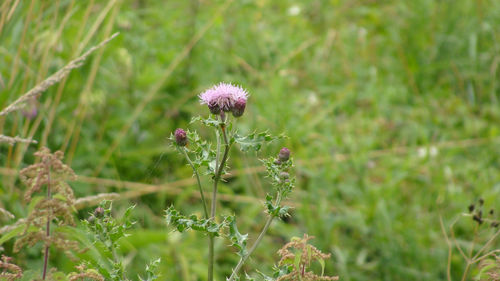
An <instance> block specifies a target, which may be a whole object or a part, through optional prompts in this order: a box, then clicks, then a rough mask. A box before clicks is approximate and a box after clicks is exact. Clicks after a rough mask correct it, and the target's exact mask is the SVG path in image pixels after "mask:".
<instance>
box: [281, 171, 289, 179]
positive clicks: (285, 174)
mask: <svg viewBox="0 0 500 281" xmlns="http://www.w3.org/2000/svg"><path fill="white" fill-rule="evenodd" d="M289 177H290V174H289V173H287V172H281V173H280V178H282V179H284V180H286V179H288V178H289Z"/></svg>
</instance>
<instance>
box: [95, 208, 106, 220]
mask: <svg viewBox="0 0 500 281" xmlns="http://www.w3.org/2000/svg"><path fill="white" fill-rule="evenodd" d="M94 216H95V217H96V218H101V217H102V216H104V208H103V207H97V208H95V210H94Z"/></svg>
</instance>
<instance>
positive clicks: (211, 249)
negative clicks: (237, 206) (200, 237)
mask: <svg viewBox="0 0 500 281" xmlns="http://www.w3.org/2000/svg"><path fill="white" fill-rule="evenodd" d="M220 127H221V131H222V135H223V136H224V155H223V156H222V160H221V162H220V164H219V165H218V166H217V164H218V163H216V166H215V167H216V169H217V170H216V171H215V177H214V188H213V191H212V202H211V203H212V205H211V208H210V218H211V219H212V220H215V209H216V206H217V185H218V183H219V180H220V178H221V175H222V171H223V170H224V165H225V164H226V160H227V157H228V154H229V148H230V146H229V142H228V140H227V133H226V127H225V125H224V124H221V126H220ZM219 147H220V140H219V138H217V148H219ZM216 157H217V158H216V159H219V149H217V156H216ZM216 162H217V161H216ZM209 238H210V241H209V244H208V281H213V279H214V245H215V241H214V240H215V237H214V236H213V235H210V237H209Z"/></svg>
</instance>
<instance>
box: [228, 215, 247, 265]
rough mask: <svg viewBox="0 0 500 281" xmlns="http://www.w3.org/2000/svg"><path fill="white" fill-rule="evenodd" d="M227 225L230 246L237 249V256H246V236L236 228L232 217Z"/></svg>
mask: <svg viewBox="0 0 500 281" xmlns="http://www.w3.org/2000/svg"><path fill="white" fill-rule="evenodd" d="M228 223H229V239H230V240H231V242H232V246H234V247H236V248H237V249H238V256H240V257H244V256H246V255H247V254H248V251H247V240H248V234H241V233H240V232H239V231H238V227H237V226H236V220H235V218H234V216H231V217H229V218H228Z"/></svg>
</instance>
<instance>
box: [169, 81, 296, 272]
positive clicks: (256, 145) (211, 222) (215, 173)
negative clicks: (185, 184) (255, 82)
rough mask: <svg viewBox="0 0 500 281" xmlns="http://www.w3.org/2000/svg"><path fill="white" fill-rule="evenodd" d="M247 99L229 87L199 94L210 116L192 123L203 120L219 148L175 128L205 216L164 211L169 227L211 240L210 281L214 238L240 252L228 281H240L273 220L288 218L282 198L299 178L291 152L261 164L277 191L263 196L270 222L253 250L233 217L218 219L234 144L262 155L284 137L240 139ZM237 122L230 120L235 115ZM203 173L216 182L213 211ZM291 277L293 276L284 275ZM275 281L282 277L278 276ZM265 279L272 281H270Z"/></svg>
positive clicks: (174, 139) (262, 134) (284, 151)
mask: <svg viewBox="0 0 500 281" xmlns="http://www.w3.org/2000/svg"><path fill="white" fill-rule="evenodd" d="M248 97H249V94H248V92H247V91H246V90H244V89H243V88H242V87H240V86H235V85H232V84H227V83H220V84H218V85H215V86H213V87H212V88H210V89H208V90H206V91H204V92H203V93H201V94H200V95H199V98H200V102H201V104H205V105H207V107H208V109H209V111H210V113H211V114H212V115H211V116H210V117H208V118H206V119H205V118H201V117H197V118H194V119H193V122H196V121H200V122H201V123H202V124H204V125H206V126H208V127H210V128H212V129H213V130H214V131H215V136H216V144H215V146H213V145H212V143H210V142H209V141H206V140H202V138H201V137H200V136H199V135H198V134H197V133H196V132H195V131H189V130H188V131H186V130H184V129H181V128H179V129H177V130H175V132H174V133H173V134H172V135H171V137H170V139H171V141H172V142H173V143H174V145H175V147H176V148H177V149H178V150H179V152H180V153H181V154H182V155H183V156H184V157H185V158H186V161H187V162H188V163H189V165H190V166H191V168H192V170H193V175H194V176H195V177H196V180H197V185H198V189H199V192H200V197H201V204H202V206H203V212H204V216H203V217H201V218H200V217H197V216H196V215H187V216H186V215H183V214H181V213H180V212H179V211H178V210H176V209H175V208H174V207H173V206H171V207H169V208H168V209H167V210H166V219H167V223H168V224H169V225H170V226H172V227H174V228H175V229H176V230H178V231H179V232H183V231H186V230H190V229H191V230H195V231H199V232H201V233H204V234H205V235H207V236H208V270H207V276H208V277H207V279H208V280H209V281H212V280H214V260H215V259H214V256H215V252H214V241H215V239H216V238H218V239H220V238H224V239H227V240H229V241H230V243H231V246H233V247H234V248H235V249H236V250H237V252H236V253H237V255H238V256H239V261H238V263H237V264H236V266H235V267H234V269H233V271H232V273H231V275H230V276H229V277H227V280H229V281H232V280H240V277H239V272H240V270H241V268H242V266H243V265H244V264H245V262H246V261H247V260H248V258H249V257H250V256H251V255H252V253H253V252H254V251H255V250H256V249H257V247H258V246H259V244H260V242H261V241H262V239H263V237H264V236H265V234H266V232H267V231H268V229H269V227H270V226H271V223H272V222H273V220H274V219H275V218H283V217H286V216H288V215H289V214H288V210H289V208H290V207H288V206H285V205H283V201H284V199H286V197H287V196H288V195H289V194H290V192H291V191H292V189H293V187H294V184H295V179H294V177H293V176H291V175H290V170H291V169H292V168H293V159H292V158H291V157H290V154H291V152H290V150H289V149H288V148H282V149H281V150H280V151H279V153H278V154H277V156H276V157H270V158H267V159H263V160H261V161H262V163H263V164H264V166H265V168H266V172H267V177H268V178H269V180H270V182H271V184H272V186H273V187H274V190H273V192H271V193H270V194H268V195H267V196H266V197H265V201H264V207H265V209H264V210H265V212H266V214H267V220H266V222H265V224H264V226H263V227H262V230H261V232H260V234H259V235H258V237H257V238H256V239H255V241H254V242H253V243H252V245H251V247H248V246H247V244H248V234H242V233H240V232H239V231H238V227H237V220H236V218H235V216H225V217H221V218H219V217H217V213H216V206H217V190H218V185H219V183H220V182H221V181H222V180H223V178H224V176H226V175H227V167H228V165H227V160H228V157H229V152H230V150H231V148H232V147H233V145H235V144H238V146H239V148H240V150H241V151H243V152H247V151H255V152H256V151H259V150H260V149H261V148H262V146H263V144H265V143H268V142H271V141H274V140H277V139H279V138H281V137H273V136H271V135H270V134H268V133H267V132H259V133H257V132H253V133H250V134H248V135H240V134H239V132H238V131H237V130H236V129H235V128H234V127H233V122H235V121H236V118H239V117H241V116H243V114H244V112H245V108H246V105H247V100H248ZM229 112H230V113H231V115H232V116H233V117H234V118H231V116H230V115H229V114H228V113H229ZM201 169H205V170H206V172H207V174H208V175H209V176H210V177H211V179H212V183H213V186H212V190H211V200H210V202H209V203H210V206H208V205H207V200H206V197H205V192H206V190H205V188H204V187H203V185H202V183H201V180H200V170H201ZM283 274H289V272H283ZM274 276H275V277H276V278H279V277H280V274H275V275H274ZM266 280H274V279H273V278H271V277H266Z"/></svg>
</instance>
